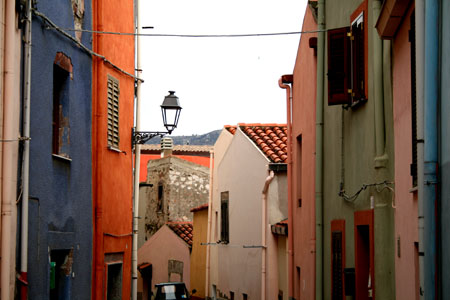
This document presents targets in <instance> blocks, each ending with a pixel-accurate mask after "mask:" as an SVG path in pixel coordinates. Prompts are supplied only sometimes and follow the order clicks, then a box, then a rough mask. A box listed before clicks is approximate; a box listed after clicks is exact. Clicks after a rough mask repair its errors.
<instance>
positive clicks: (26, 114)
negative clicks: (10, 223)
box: [20, 0, 32, 300]
mask: <svg viewBox="0 0 450 300" xmlns="http://www.w3.org/2000/svg"><path fill="white" fill-rule="evenodd" d="M31 5H32V1H31V0H28V1H27V8H26V16H27V19H26V22H25V40H24V44H25V49H24V58H25V65H24V79H25V84H24V101H23V136H24V137H25V140H24V148H23V157H22V161H23V164H22V191H23V194H22V215H21V234H20V237H21V238H20V242H21V246H20V277H21V280H20V281H21V283H22V285H21V288H20V297H21V299H24V300H26V299H28V283H27V273H28V198H29V176H30V139H29V137H30V95H31V22H32V19H31V17H32V13H31Z"/></svg>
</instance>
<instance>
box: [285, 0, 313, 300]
mask: <svg viewBox="0 0 450 300" xmlns="http://www.w3.org/2000/svg"><path fill="white" fill-rule="evenodd" d="M316 29H317V24H316V22H315V21H314V18H313V14H312V9H310V7H309V6H308V7H307V8H306V12H305V18H304V21H303V27H302V31H311V30H316ZM316 36H317V34H315V33H314V34H303V35H302V36H301V39H300V45H299V48H298V53H297V59H296V62H295V68H294V74H293V76H292V75H285V76H282V78H281V79H280V87H283V88H286V93H287V95H286V97H287V102H288V103H287V106H288V107H292V121H291V122H292V123H291V124H292V125H291V130H290V138H291V143H290V144H291V152H292V155H291V159H290V162H289V163H288V166H289V167H288V168H289V169H288V178H289V179H288V190H289V191H288V198H289V217H288V218H289V220H290V221H289V227H288V228H289V230H288V232H289V236H288V237H289V242H288V253H291V255H289V272H288V276H289V297H292V298H295V299H311V300H312V299H314V298H315V190H314V184H315V183H314V178H315V115H316V110H315V107H316V105H315V99H316V89H315V86H316V45H317V38H316ZM288 86H290V87H291V89H290V88H288ZM290 93H292V94H291V95H292V103H291V104H289V102H290V100H289V98H290V96H291V95H290ZM288 118H289V109H288ZM288 123H289V121H288ZM291 220H292V222H291ZM289 299H291V298H289Z"/></svg>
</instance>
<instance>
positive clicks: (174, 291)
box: [156, 285, 188, 300]
mask: <svg viewBox="0 0 450 300" xmlns="http://www.w3.org/2000/svg"><path fill="white" fill-rule="evenodd" d="M156 299H157V300H159V299H161V300H178V299H188V295H187V294H186V289H185V288H184V286H183V285H163V286H160V287H159V288H158V291H157V294H156Z"/></svg>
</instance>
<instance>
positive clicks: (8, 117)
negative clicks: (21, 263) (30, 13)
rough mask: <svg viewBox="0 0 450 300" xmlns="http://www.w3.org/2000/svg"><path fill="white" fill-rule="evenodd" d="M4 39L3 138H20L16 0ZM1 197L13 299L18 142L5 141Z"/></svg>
mask: <svg viewBox="0 0 450 300" xmlns="http://www.w3.org/2000/svg"><path fill="white" fill-rule="evenodd" d="M5 10H6V12H5V41H4V47H5V48H4V51H5V56H4V90H3V93H4V94H3V101H4V110H3V126H4V127H3V137H2V138H3V140H17V138H18V135H19V131H18V126H16V125H15V123H16V122H15V121H16V120H14V118H15V117H16V118H17V116H18V115H19V111H18V106H17V103H19V99H15V98H14V97H15V91H14V83H15V80H16V77H17V74H16V73H15V70H16V67H15V59H14V56H15V52H16V48H15V45H16V38H15V36H16V33H15V25H16V14H15V3H14V1H6V4H5ZM2 148H3V151H2V152H3V153H2V161H3V162H2V164H3V166H2V199H1V204H2V207H1V246H2V247H1V258H2V259H1V284H0V288H1V297H0V298H1V299H12V298H13V297H14V296H13V295H12V294H11V293H12V292H13V291H14V289H13V288H12V286H14V282H13V281H12V280H11V279H12V277H11V276H10V273H11V267H12V263H13V262H12V261H11V254H12V253H11V245H12V243H14V237H12V234H11V231H12V229H13V226H14V225H15V224H14V221H15V220H13V215H14V209H15V201H16V192H15V191H16V187H17V178H16V177H17V176H16V172H15V171H16V169H15V168H16V164H17V156H18V145H17V142H3V143H2Z"/></svg>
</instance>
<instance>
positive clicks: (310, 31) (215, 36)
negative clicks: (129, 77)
mask: <svg viewBox="0 0 450 300" xmlns="http://www.w3.org/2000/svg"><path fill="white" fill-rule="evenodd" d="M49 29H56V28H49ZM62 30H64V31H79V32H87V33H96V34H111V35H132V36H147V37H181V38H235V37H261V36H279V35H294V34H303V33H317V32H324V31H327V30H326V29H325V30H309V31H290V32H274V33H244V34H167V33H139V34H138V33H130V32H114V31H97V30H87V29H73V28H63V29H62Z"/></svg>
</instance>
